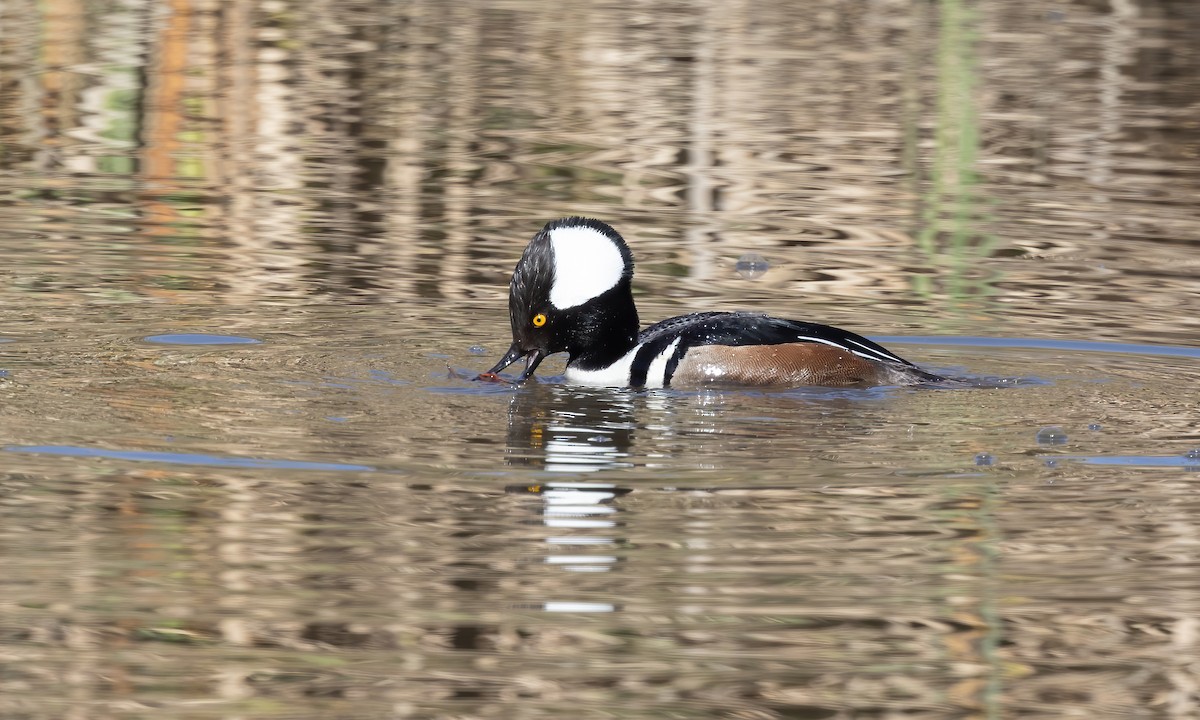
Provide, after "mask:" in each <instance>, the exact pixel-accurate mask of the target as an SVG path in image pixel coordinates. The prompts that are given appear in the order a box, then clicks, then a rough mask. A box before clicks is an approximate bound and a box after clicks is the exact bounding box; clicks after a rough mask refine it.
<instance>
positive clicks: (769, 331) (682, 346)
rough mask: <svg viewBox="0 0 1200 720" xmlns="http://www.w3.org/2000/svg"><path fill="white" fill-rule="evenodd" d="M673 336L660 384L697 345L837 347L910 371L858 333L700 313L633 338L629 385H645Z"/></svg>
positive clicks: (672, 320) (740, 315)
mask: <svg viewBox="0 0 1200 720" xmlns="http://www.w3.org/2000/svg"><path fill="white" fill-rule="evenodd" d="M675 338H679V345H678V346H677V347H676V348H675V352H674V353H672V356H671V357H670V359H668V361H667V368H666V378H665V379H666V380H667V382H669V381H670V377H671V375H673V374H674V372H675V368H676V367H678V365H679V361H680V359H682V358H683V355H684V353H686V352H687V351H688V349H689V348H694V347H697V346H700V345H733V346H741V345H782V344H784V343H796V342H815V343H821V344H824V345H832V346H835V347H839V348H841V349H843V350H846V351H847V352H851V353H854V354H855V355H858V356H859V357H864V358H867V359H868V360H874V361H876V362H882V363H888V364H893V365H903V366H905V367H916V366H915V365H913V364H912V363H910V362H909V361H907V360H905V359H904V358H902V357H900V356H899V355H896V354H895V353H893V352H891V351H889V350H887V349H886V348H884V347H882V346H880V345H879V344H878V343H875V342H872V341H870V340H868V339H866V338H865V337H863V336H861V335H857V334H855V333H852V332H849V331H847V330H842V329H841V328H835V327H831V326H829V325H819V324H817V323H809V322H801V321H799V320H784V319H783V318H776V317H770V316H769V315H761V314H758V313H748V312H703V313H693V314H691V315H680V316H679V317H673V318H668V319H666V320H663V321H661V322H657V323H655V324H653V325H651V326H650V327H648V328H646V329H645V330H643V331H641V332H640V333H639V334H638V343H640V344H641V345H642V347H641V349H639V350H638V353H637V356H636V357H635V358H634V360H633V364H632V366H631V368H630V378H629V384H630V385H633V386H634V387H640V386H642V385H645V384H646V374H647V373H648V372H649V370H650V363H651V362H653V360H654V358H656V357H658V356H659V355H660V354H661V353H662V352H663V351H664V350H666V349H667V347H668V346H669V345H670V344H671V343H672V342H674V341H675Z"/></svg>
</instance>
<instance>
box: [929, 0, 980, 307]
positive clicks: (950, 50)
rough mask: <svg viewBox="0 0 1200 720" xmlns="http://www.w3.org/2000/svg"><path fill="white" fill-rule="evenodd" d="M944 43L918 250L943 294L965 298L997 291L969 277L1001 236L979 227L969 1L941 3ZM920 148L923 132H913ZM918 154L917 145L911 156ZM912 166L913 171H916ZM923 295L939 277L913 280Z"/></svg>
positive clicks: (939, 49)
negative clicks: (975, 263)
mask: <svg viewBox="0 0 1200 720" xmlns="http://www.w3.org/2000/svg"><path fill="white" fill-rule="evenodd" d="M939 8H940V13H939V18H938V23H939V32H938V40H937V69H938V78H937V129H936V132H935V136H934V158H933V162H932V163H931V167H930V178H929V180H930V182H929V183H928V185H927V186H926V189H925V192H923V193H922V198H921V200H922V203H921V204H922V208H923V209H922V212H921V229H920V231H919V232H918V233H917V245H918V247H920V248H921V249H922V250H923V251H924V252H925V254H926V255H927V256H928V258H929V261H930V264H931V265H936V266H938V270H939V272H938V275H937V278H938V280H939V281H940V283H941V285H942V287H941V289H942V291H943V292H944V293H945V294H946V295H948V296H949V297H951V298H954V299H956V300H962V299H966V298H972V297H973V298H979V297H984V296H987V295H989V294H991V291H990V287H989V285H988V283H987V282H986V280H985V279H982V278H972V277H970V276H969V275H970V270H971V269H972V267H971V263H970V262H969V260H970V259H972V258H975V257H981V256H986V255H987V254H988V253H989V252H990V250H991V247H992V245H993V243H994V238H993V237H992V236H991V235H990V234H988V233H987V232H985V231H983V230H981V229H980V228H979V227H978V223H979V222H980V220H981V219H983V217H984V216H983V214H982V213H981V210H982V208H981V203H980V199H979V196H978V193H977V191H976V186H977V185H978V184H979V177H978V174H977V173H976V171H975V164H976V161H977V160H978V156H979V122H978V117H977V113H976V108H975V96H974V89H975V85H976V70H977V66H976V62H975V55H974V44H975V39H976V30H975V26H974V23H975V21H976V16H975V12H974V11H973V9H972V8H971V7H970V6H969V5H968V4H967V3H964V2H963V0H941V3H940V5H939ZM909 141H910V143H912V144H913V145H915V141H916V133H915V131H914V132H913V133H911V134H910V138H909ZM915 156H916V148H915V147H913V148H912V150H910V152H909V159H910V160H913V159H915ZM910 167H911V166H910ZM913 285H914V289H915V291H916V292H917V293H919V294H922V295H925V296H929V295H932V294H933V291H934V288H933V277H932V276H929V275H916V276H914V278H913Z"/></svg>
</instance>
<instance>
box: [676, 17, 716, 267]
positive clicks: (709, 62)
mask: <svg viewBox="0 0 1200 720" xmlns="http://www.w3.org/2000/svg"><path fill="white" fill-rule="evenodd" d="M723 7H724V4H717V5H716V6H709V7H707V8H705V9H704V10H702V11H701V13H702V14H701V20H700V23H701V24H700V27H699V28H698V29H697V31H696V34H695V37H694V39H693V42H694V43H695V56H696V71H695V76H694V78H693V88H694V89H693V92H692V117H691V122H689V123H688V125H687V138H688V145H687V148H688V162H687V166H686V167H685V168H684V177H685V178H686V183H687V209H688V213H689V215H690V218H689V220H690V222H689V223H688V229H687V244H688V249H689V250H690V257H689V262H688V264H689V265H690V268H691V270H690V272H689V281H690V282H692V283H702V282H703V281H705V280H707V279H708V277H709V276H710V275H711V274H712V251H711V250H710V247H709V246H710V245H711V243H712V240H713V235H714V233H715V232H716V228H715V225H714V220H715V218H714V212H715V211H716V207H715V205H714V203H713V193H714V192H715V190H714V188H713V183H712V168H713V147H712V146H713V138H712V135H713V126H714V124H715V123H717V122H719V120H718V118H717V108H716V86H717V76H718V72H719V71H718V69H717V46H718V43H719V39H718V38H719V37H720V34H721V33H720V31H721V30H722V29H723V28H724V26H725V24H726V23H724V22H723V21H724V18H725V13H724V11H722V10H721V8H723ZM699 218H704V219H705V222H703V223H701V222H697V220H698V219H699Z"/></svg>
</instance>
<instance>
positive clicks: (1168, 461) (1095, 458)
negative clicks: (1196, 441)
mask: <svg viewBox="0 0 1200 720" xmlns="http://www.w3.org/2000/svg"><path fill="white" fill-rule="evenodd" d="M1039 457H1042V458H1046V459H1054V460H1073V461H1075V462H1081V463H1083V464H1085V465H1122V466H1125V467H1181V468H1191V469H1195V470H1200V459H1197V458H1189V457H1184V456H1182V455H1167V456H1165V457H1164V456H1161V455H1041V456H1039Z"/></svg>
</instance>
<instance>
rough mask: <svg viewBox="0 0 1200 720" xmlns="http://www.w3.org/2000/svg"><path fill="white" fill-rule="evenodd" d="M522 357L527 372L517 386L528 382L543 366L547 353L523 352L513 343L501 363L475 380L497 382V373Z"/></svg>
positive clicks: (519, 376) (540, 351)
mask: <svg viewBox="0 0 1200 720" xmlns="http://www.w3.org/2000/svg"><path fill="white" fill-rule="evenodd" d="M522 357H524V358H525V370H523V371H522V372H521V374H520V375H518V376H517V379H516V380H515V382H516V384H518V385H519V384H520V383H523V382H525V381H526V380H528V379H529V376H530V375H532V374H533V371H534V370H537V366H538V365H540V364H541V362H542V358H544V357H546V352H545V351H544V350H530V351H528V352H526V351H524V350H522V349H521V348H520V347H519V346H518V345H517V344H516V343H513V344H512V347H510V348H509V349H508V352H506V353H504V357H502V358H500V362H498V363H496V365H495V366H494V367H493V368H492V369H491V370H488V371H487V372H485V373H480V375H479V376H478V377H476V378H475V379H476V380H491V381H493V382H495V381H497V380H499V379H500V376H499V375H497V374H496V373H498V372H500V371H501V370H503V369H504V368H506V367H508V366H509V365H512V364H513V363H515V362H516V361H517V360H520V359H521V358H522Z"/></svg>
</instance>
